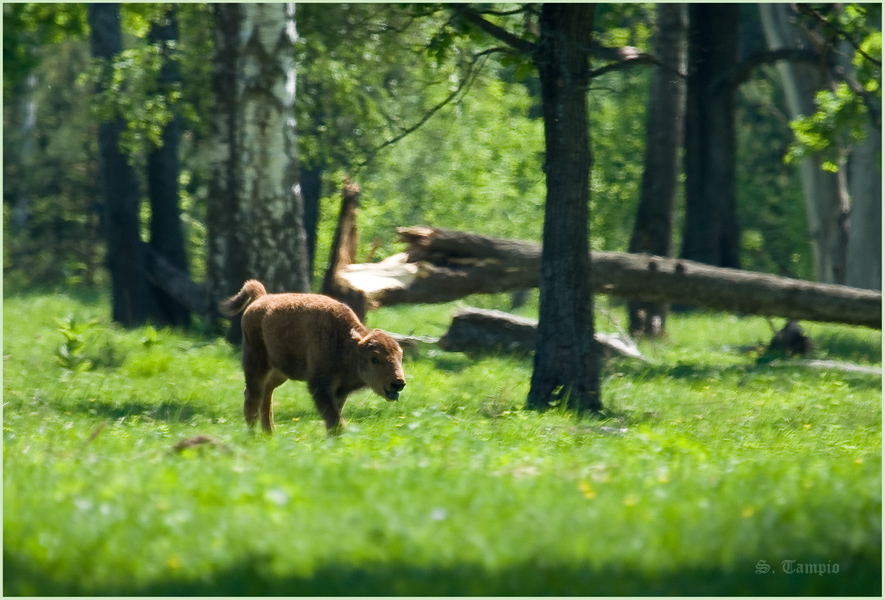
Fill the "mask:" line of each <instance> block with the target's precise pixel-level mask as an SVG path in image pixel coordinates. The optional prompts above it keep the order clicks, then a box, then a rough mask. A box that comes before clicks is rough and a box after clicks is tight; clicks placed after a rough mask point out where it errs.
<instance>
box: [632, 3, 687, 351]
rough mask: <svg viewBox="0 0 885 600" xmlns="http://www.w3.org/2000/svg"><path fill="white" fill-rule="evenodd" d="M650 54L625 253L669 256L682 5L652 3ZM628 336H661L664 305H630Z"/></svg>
mask: <svg viewBox="0 0 885 600" xmlns="http://www.w3.org/2000/svg"><path fill="white" fill-rule="evenodd" d="M657 10H658V23H657V32H656V33H655V39H654V41H653V47H654V54H655V56H656V57H657V59H658V61H660V63H661V65H658V66H655V67H654V68H653V69H652V73H651V84H650V90H649V98H648V120H647V122H646V145H645V170H644V171H643V173H642V187H641V190H640V196H639V207H638V209H637V211H636V223H635V225H634V226H633V236H632V237H631V239H630V246H629V251H630V252H631V253H646V254H654V255H656V256H672V254H673V249H672V239H673V207H674V205H675V203H676V192H677V188H678V181H679V150H680V148H681V147H682V134H683V126H684V125H683V124H684V117H685V80H684V79H683V78H682V77H681V76H680V75H679V74H680V73H683V72H685V24H686V18H687V17H686V8H685V5H684V4H658V5H657ZM627 311H628V314H629V318H630V333H631V335H634V336H637V335H648V336H651V337H657V336H660V335H661V334H663V333H664V327H665V322H666V318H667V305H666V304H660V303H647V302H641V301H638V300H630V302H628V304H627Z"/></svg>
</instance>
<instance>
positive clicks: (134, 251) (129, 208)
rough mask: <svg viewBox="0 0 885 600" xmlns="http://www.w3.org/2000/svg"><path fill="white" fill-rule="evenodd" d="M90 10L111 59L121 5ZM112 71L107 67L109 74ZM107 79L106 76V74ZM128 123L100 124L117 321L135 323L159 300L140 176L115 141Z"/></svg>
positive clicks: (94, 40)
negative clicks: (143, 227) (142, 227)
mask: <svg viewBox="0 0 885 600" xmlns="http://www.w3.org/2000/svg"><path fill="white" fill-rule="evenodd" d="M87 10H88V13H87V14H88V18H89V27H90V43H91V47H92V55H93V56H94V57H96V58H99V59H104V60H105V61H110V60H111V59H112V58H113V57H114V56H115V55H117V54H119V53H120V52H121V51H122V50H123V38H122V33H121V30H120V5H119V4H88V5H87ZM108 74H109V73H108V72H107V71H106V72H105V75H108ZM103 80H104V81H107V78H103ZM99 86H100V87H103V86H104V84H102V83H100V84H99ZM99 91H101V89H99ZM125 127H126V123H125V121H124V120H123V119H122V118H120V117H118V118H115V119H113V120H112V121H109V122H105V123H101V124H99V126H98V149H99V156H100V158H101V180H102V187H103V189H104V216H105V218H104V225H105V234H106V236H107V267H108V270H109V271H110V273H111V288H112V298H111V306H112V316H113V319H114V320H115V321H117V322H119V323H121V324H122V325H124V326H126V327H131V326H135V325H139V324H142V323H144V322H145V321H147V320H148V318H150V317H151V316H153V315H154V314H155V311H156V303H155V302H154V295H153V293H152V290H151V286H150V284H149V283H148V279H147V254H146V248H145V245H144V244H143V243H142V241H141V238H140V236H139V218H138V216H139V215H138V204H139V193H138V181H137V180H136V177H135V171H134V170H133V169H132V167H131V166H130V165H129V163H128V162H127V161H126V156H124V155H123V153H121V152H120V149H119V147H118V144H117V143H118V140H119V137H120V133H121V132H122V131H123V129H124V128H125Z"/></svg>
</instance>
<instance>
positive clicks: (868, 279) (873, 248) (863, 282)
mask: <svg viewBox="0 0 885 600" xmlns="http://www.w3.org/2000/svg"><path fill="white" fill-rule="evenodd" d="M866 134H867V138H866V139H865V140H863V141H862V142H858V143H857V144H856V145H855V146H854V148H853V149H852V153H851V156H850V157H849V158H848V184H849V191H850V192H851V218H850V219H851V223H850V229H849V236H848V259H847V261H846V262H847V272H846V277H845V283H846V284H847V285H850V286H853V287H859V288H866V289H869V290H881V289H882V132H881V131H877V130H876V129H874V128H873V127H872V126H871V125H867V127H866Z"/></svg>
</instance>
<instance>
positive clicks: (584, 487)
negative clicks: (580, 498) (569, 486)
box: [578, 481, 596, 500]
mask: <svg viewBox="0 0 885 600" xmlns="http://www.w3.org/2000/svg"><path fill="white" fill-rule="evenodd" d="M578 489H579V490H581V493H582V494H584V497H585V498H586V499H587V500H593V499H594V498H595V497H596V490H594V489H593V486H591V485H590V484H589V483H587V482H586V481H582V482H581V483H580V484H578Z"/></svg>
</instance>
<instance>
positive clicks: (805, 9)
mask: <svg viewBox="0 0 885 600" xmlns="http://www.w3.org/2000/svg"><path fill="white" fill-rule="evenodd" d="M796 9H797V10H798V11H799V12H800V13H802V14H803V15H808V16H810V17H811V18H813V19H815V20H816V21H818V22H820V23H822V24H823V25H824V26H825V27H827V28H828V29H830V30H831V31H833V33H835V34H836V35H838V36H839V37H841V38H842V39H844V40H845V41H847V42H848V43H849V44H851V45H852V46H854V49H855V50H856V51H857V53H858V54H860V55H861V56H863V57H864V58H865V59H867V60H868V61H870V62H871V63H873V64H874V65H876V66H878V67H881V66H882V61H881V59H877V58H873V57H872V56H870V55H869V54H867V53H866V52H864V51H863V50H861V48H860V44H858V43H857V42H856V41H855V40H854V38H852V37H851V36H850V35H848V33H847V32H846V31H843V30H841V29H839V28H838V27H836V26H835V25H833V23H831V22H830V21H829V20H828V19H827V18H826V17H825V16H823V15H822V14H820V13H819V12H818V11H816V10H814V9H813V8H811V6H809V5H807V4H797V5H796Z"/></svg>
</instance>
